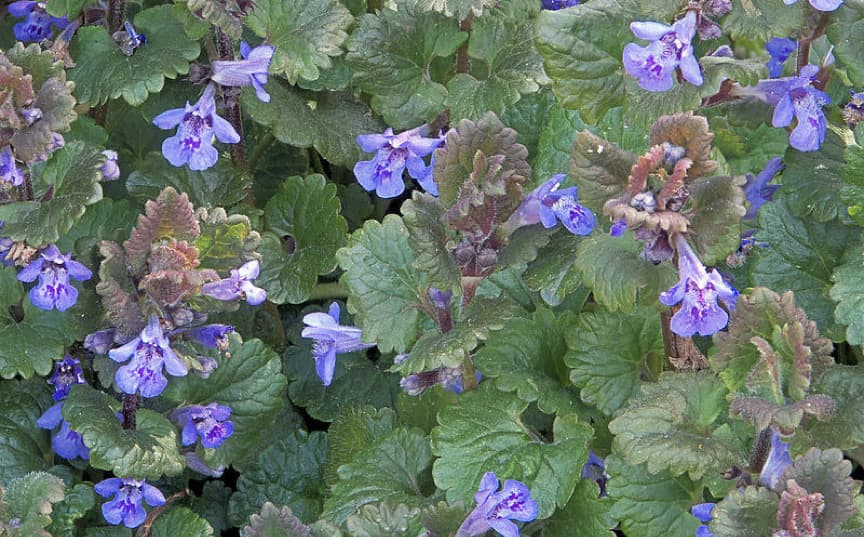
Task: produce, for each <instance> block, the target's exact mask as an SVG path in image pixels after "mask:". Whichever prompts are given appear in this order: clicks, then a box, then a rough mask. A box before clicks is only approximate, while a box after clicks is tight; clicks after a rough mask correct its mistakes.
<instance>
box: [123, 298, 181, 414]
mask: <svg viewBox="0 0 864 537" xmlns="http://www.w3.org/2000/svg"><path fill="white" fill-rule="evenodd" d="M108 357H109V358H111V359H112V360H114V361H115V362H121V363H122V362H125V361H127V360H130V358H131V360H130V361H129V363H128V364H126V365H124V366H123V367H121V368H120V369H118V370H117V373H116V374H115V375H114V384H115V385H116V386H117V387H118V388H119V389H120V391H122V392H123V393H127V394H130V395H135V393H137V392H140V393H141V397H156V396H157V395H159V394H160V393H162V392H163V391H164V390H165V387H166V386H167V385H168V379H167V378H165V375H163V374H162V368H163V366H164V368H165V370H166V371H167V372H168V373H169V374H171V375H173V376H175V377H184V376H186V374H187V373H188V372H189V369H188V368H187V367H186V364H185V363H183V361H182V360H181V359H180V358H178V357H177V354H176V353H175V352H174V350H173V349H172V348H171V346H170V344H169V343H168V338H167V337H165V334H163V333H162V326H161V324H160V323H159V318H158V317H157V316H156V315H151V316H150V320H149V321H148V323H147V326H145V327H144V329H143V330H141V334H140V335H139V336H138V337H136V338H135V339H133V340H132V341H130V342H129V343H126V344H125V345H123V346H121V347H117V348H116V349H111V350H110V351H108Z"/></svg>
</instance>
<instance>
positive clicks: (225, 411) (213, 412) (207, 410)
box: [173, 403, 234, 448]
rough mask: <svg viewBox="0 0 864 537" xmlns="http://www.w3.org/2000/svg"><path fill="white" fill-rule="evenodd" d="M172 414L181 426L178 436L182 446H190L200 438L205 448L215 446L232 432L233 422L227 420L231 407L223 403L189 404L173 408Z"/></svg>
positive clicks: (220, 443)
mask: <svg viewBox="0 0 864 537" xmlns="http://www.w3.org/2000/svg"><path fill="white" fill-rule="evenodd" d="M173 415H174V419H176V420H177V421H179V423H180V425H181V427H182V432H181V434H180V438H181V440H182V441H183V445H184V446H191V445H192V444H194V443H195V441H196V440H197V439H199V438H200V439H201V445H202V446H204V447H205V448H217V447H219V446H220V445H222V442H224V441H225V440H226V439H227V438H229V437H230V436H231V435H232V434H234V424H233V423H232V422H230V421H228V418H229V417H231V408H230V407H227V406H225V405H219V404H216V403H210V404H208V405H204V406H201V405H190V406H187V407H183V408H180V409H178V410H175V411H174V413H173Z"/></svg>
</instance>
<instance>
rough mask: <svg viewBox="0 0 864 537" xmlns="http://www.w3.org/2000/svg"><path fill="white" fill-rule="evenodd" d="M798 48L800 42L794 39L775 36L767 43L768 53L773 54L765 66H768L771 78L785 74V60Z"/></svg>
mask: <svg viewBox="0 0 864 537" xmlns="http://www.w3.org/2000/svg"><path fill="white" fill-rule="evenodd" d="M797 48H798V42H797V41H795V40H794V39H788V38H785V37H775V38H773V39H771V40H770V41H768V43H767V44H766V45H765V50H767V51H768V54H769V55H770V56H771V59H770V60H768V63H766V64H765V67H767V68H768V76H770V77H771V78H777V77H778V76H780V75H781V74H783V62H785V61H786V59H787V58H788V57H789V56H790V55H791V54H792V53H793V52H795V49H797Z"/></svg>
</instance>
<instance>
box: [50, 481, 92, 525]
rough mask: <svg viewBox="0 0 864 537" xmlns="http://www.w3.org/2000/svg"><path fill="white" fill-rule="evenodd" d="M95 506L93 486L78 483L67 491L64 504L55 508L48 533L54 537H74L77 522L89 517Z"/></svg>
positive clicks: (61, 503) (59, 504)
mask: <svg viewBox="0 0 864 537" xmlns="http://www.w3.org/2000/svg"><path fill="white" fill-rule="evenodd" d="M95 505H96V494H95V493H94V492H93V485H91V484H89V483H78V484H77V485H75V486H74V487H72V489H70V490H67V491H66V497H65V498H63V501H62V502H60V503H58V504H57V505H54V506H53V513H52V516H51V525H50V526H48V531H49V532H50V533H51V535H52V536H53V537H74V536H75V535H76V533H75V524H76V521H77V520H80V519H82V518H84V517H85V516H87V514H88V512H89V511H90V510H91V509H92V508H93V506H95Z"/></svg>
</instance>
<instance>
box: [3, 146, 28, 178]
mask: <svg viewBox="0 0 864 537" xmlns="http://www.w3.org/2000/svg"><path fill="white" fill-rule="evenodd" d="M0 181H3V182H4V183H12V185H13V186H19V185H21V184H22V183H23V182H24V174H22V173H21V170H19V169H18V166H16V165H15V155H13V154H12V147H11V146H8V145H4V146H3V149H0Z"/></svg>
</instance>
